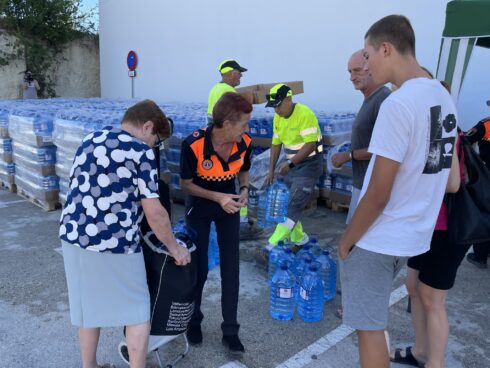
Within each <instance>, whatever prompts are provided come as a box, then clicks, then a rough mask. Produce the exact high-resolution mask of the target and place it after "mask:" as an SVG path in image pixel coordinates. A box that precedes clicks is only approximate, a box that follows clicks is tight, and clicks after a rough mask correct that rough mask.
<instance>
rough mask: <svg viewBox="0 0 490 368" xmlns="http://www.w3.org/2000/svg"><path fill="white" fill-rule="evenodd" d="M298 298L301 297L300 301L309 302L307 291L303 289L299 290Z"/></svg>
mask: <svg viewBox="0 0 490 368" xmlns="http://www.w3.org/2000/svg"><path fill="white" fill-rule="evenodd" d="M299 296H300V297H301V299H304V300H310V295H309V293H308V291H306V290H305V289H303V288H300V289H299Z"/></svg>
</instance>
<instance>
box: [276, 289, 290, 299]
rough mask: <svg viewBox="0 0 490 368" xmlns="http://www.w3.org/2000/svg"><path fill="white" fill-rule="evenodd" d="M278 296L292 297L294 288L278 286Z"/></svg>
mask: <svg viewBox="0 0 490 368" xmlns="http://www.w3.org/2000/svg"><path fill="white" fill-rule="evenodd" d="M277 296H278V297H279V298H281V299H291V298H292V297H293V289H291V288H286V289H285V288H278V289H277Z"/></svg>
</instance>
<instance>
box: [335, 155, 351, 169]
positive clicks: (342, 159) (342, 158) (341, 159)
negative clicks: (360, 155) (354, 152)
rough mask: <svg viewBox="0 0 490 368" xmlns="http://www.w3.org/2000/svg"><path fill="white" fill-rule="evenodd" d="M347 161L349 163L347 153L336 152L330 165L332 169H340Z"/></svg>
mask: <svg viewBox="0 0 490 368" xmlns="http://www.w3.org/2000/svg"><path fill="white" fill-rule="evenodd" d="M348 161H350V157H349V152H337V153H335V154H334V155H333V156H332V164H333V166H334V167H341V166H342V165H343V164H345V163H346V162H348Z"/></svg>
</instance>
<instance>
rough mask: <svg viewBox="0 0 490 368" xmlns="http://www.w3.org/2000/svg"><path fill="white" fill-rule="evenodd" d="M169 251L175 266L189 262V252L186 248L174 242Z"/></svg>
mask: <svg viewBox="0 0 490 368" xmlns="http://www.w3.org/2000/svg"><path fill="white" fill-rule="evenodd" d="M169 251H170V255H171V256H172V258H173V259H174V260H175V264H176V265H177V266H185V265H186V264H188V263H191V254H190V253H189V251H188V250H187V248H184V247H181V246H180V245H179V244H178V243H175V245H174V246H173V247H172V248H169Z"/></svg>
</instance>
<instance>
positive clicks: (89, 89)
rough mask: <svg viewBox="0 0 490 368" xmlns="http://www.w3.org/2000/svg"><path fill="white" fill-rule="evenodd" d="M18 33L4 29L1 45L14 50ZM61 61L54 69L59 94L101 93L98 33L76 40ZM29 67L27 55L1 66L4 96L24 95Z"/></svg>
mask: <svg viewBox="0 0 490 368" xmlns="http://www.w3.org/2000/svg"><path fill="white" fill-rule="evenodd" d="M14 41H15V37H13V36H11V35H9V34H8V33H6V32H5V31H3V30H0V49H2V50H5V51H7V52H8V51H10V50H12V47H11V46H10V45H11V44H12V43H13V42H14ZM58 57H59V59H60V62H59V64H58V65H56V64H54V65H55V66H54V67H53V68H52V69H51V71H50V73H51V74H53V75H54V81H55V90H56V95H57V96H58V97H100V66H99V41H98V38H96V37H87V38H85V39H80V40H75V41H73V42H71V43H70V44H68V45H67V46H66V48H65V49H64V51H63V53H62V54H61V55H59V56H58ZM25 69H26V66H25V61H24V60H23V59H17V60H12V61H11V62H10V63H9V65H7V66H4V67H0V99H17V98H20V96H21V89H20V86H21V83H22V80H23V77H24V71H25Z"/></svg>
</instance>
